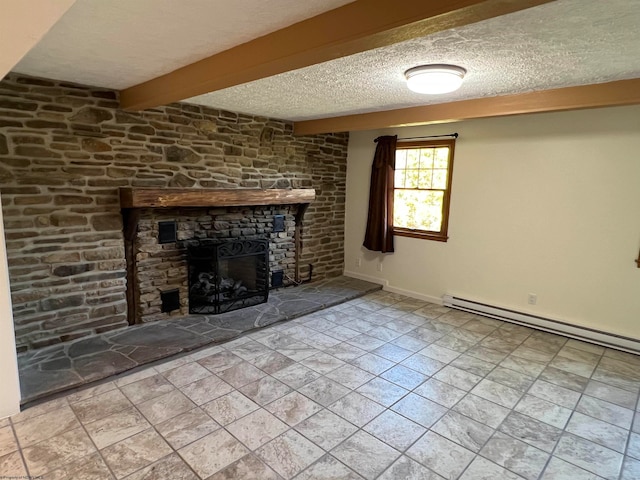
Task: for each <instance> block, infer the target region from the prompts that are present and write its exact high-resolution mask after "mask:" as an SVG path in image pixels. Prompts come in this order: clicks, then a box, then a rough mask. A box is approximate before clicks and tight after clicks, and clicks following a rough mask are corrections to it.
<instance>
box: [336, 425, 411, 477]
mask: <svg viewBox="0 0 640 480" xmlns="http://www.w3.org/2000/svg"><path fill="white" fill-rule="evenodd" d="M331 453H332V455H333V456H335V457H336V458H337V459H338V460H340V461H341V462H343V463H344V464H345V465H347V466H348V467H350V468H352V469H353V470H355V471H356V472H357V473H359V474H360V475H362V476H363V477H365V478H367V479H369V480H372V479H374V478H376V477H377V476H378V475H380V474H381V473H382V472H384V471H385V470H386V469H387V467H389V465H391V464H392V463H393V462H394V461H395V460H396V459H397V458H398V457H399V456H400V452H398V451H397V450H395V449H394V448H391V447H390V446H389V445H387V444H385V443H383V442H381V441H380V440H378V439H377V438H375V437H373V436H372V435H369V434H368V433H365V432H363V431H359V432H357V433H355V434H354V435H352V436H351V437H350V438H348V439H347V440H345V441H344V442H342V443H341V444H340V445H338V446H337V447H336V448H334V449H333V450H332V451H331Z"/></svg>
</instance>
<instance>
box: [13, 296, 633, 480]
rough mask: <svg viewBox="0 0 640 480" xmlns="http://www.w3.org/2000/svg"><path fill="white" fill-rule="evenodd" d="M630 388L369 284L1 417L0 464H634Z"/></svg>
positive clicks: (588, 351)
mask: <svg viewBox="0 0 640 480" xmlns="http://www.w3.org/2000/svg"><path fill="white" fill-rule="evenodd" d="M639 388H640V357H637V356H633V355H630V354H626V353H621V352H618V351H615V350H608V349H604V348H602V347H599V346H595V345H591V344H587V343H582V342H578V341H575V340H569V339H567V338H564V337H560V336H557V335H551V334H548V333H543V332H538V331H534V330H530V329H527V328H524V327H520V326H517V325H512V324H507V323H502V322H499V321H496V320H492V319H487V318H483V317H478V316H474V315H471V314H468V313H464V312H459V311H452V310H449V309H447V308H444V307H440V306H437V305H433V304H428V303H425V302H421V301H417V300H412V299H409V298H406V297H401V296H398V295H394V294H389V293H386V292H376V293H373V294H369V295H367V296H366V297H362V298H360V299H356V300H352V301H350V302H347V303H345V304H342V305H339V306H335V307H332V308H330V309H328V310H324V311H321V312H316V313H314V314H311V315H307V316H305V317H301V318H298V319H296V320H292V321H290V322H287V323H281V324H278V325H273V326H270V327H267V328H265V329H262V330H260V331H256V332H253V333H251V334H249V335H246V336H244V337H241V338H238V339H236V340H233V341H231V342H229V343H226V344H223V345H219V346H215V347H209V348H207V349H205V350H201V351H198V352H194V353H191V354H190V355H188V356H183V357H180V358H177V359H175V360H172V361H169V362H167V363H164V364H161V365H156V366H153V367H148V368H146V369H144V370H141V371H139V372H136V373H134V374H131V375H128V376H121V377H114V378H113V379H112V380H111V381H108V382H106V383H103V384H101V385H98V386H94V387H92V388H88V389H85V390H81V391H78V392H75V393H72V394H69V395H67V396H65V397H61V398H57V399H55V400H51V401H48V402H46V403H43V404H40V405H37V406H35V407H32V408H29V409H27V410H25V411H23V412H22V413H20V414H18V415H16V416H14V417H12V418H10V419H5V420H0V477H1V476H4V477H3V478H5V477H11V476H13V477H18V476H26V475H31V476H33V477H38V478H45V479H56V480H61V479H83V480H84V479H99V480H103V479H113V478H116V479H125V478H126V479H129V480H134V479H135V480H139V479H147V480H149V479H158V480H159V479H172V480H181V479H184V480H186V479H210V480H223V479H244V480H251V479H256V480H271V479H273V480H276V479H291V478H295V479H296V480H315V479H319V480H328V479H336V480H337V479H340V480H345V479H346V480H349V479H354V480H355V479H361V478H366V479H379V480H391V479H402V480H410V479H416V480H418V479H420V480H436V479H442V478H445V479H461V480H472V479H478V480H479V479H483V480H485V479H486V480H496V479H505V480H512V479H521V478H524V479H528V480H534V479H543V480H565V479H566V480H569V479H570V480H582V479H589V480H593V479H600V478H605V479H625V480H629V479H638V478H640V413H637V408H638V405H637V401H638V391H639ZM25 478H26V477H25Z"/></svg>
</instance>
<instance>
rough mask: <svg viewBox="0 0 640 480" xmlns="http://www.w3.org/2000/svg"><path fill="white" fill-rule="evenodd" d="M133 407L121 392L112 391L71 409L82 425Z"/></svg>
mask: <svg viewBox="0 0 640 480" xmlns="http://www.w3.org/2000/svg"><path fill="white" fill-rule="evenodd" d="M131 406H132V405H131V402H130V401H129V400H127V398H126V397H125V396H124V395H123V394H122V392H120V390H111V391H110V392H106V393H101V394H100V395H96V396H95V397H91V398H88V399H86V400H83V401H81V402H77V403H74V404H73V405H71V408H72V409H73V411H74V412H75V413H76V415H77V416H78V419H79V420H80V421H81V422H82V423H89V422H95V421H96V420H100V419H101V418H104V417H108V416H109V415H111V414H113V413H116V412H121V411H122V410H126V409H127V408H130V407H131Z"/></svg>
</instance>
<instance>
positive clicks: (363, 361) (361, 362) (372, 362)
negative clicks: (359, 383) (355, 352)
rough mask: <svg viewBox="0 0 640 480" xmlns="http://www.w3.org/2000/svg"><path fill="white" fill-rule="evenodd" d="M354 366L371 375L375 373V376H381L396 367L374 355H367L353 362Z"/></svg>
mask: <svg viewBox="0 0 640 480" xmlns="http://www.w3.org/2000/svg"><path fill="white" fill-rule="evenodd" d="M349 363H351V364H352V365H355V366H356V367H358V368H361V369H362V370H366V371H367V372H369V373H373V374H374V375H380V374H381V373H382V372H384V371H385V370H389V369H390V368H391V367H393V366H394V365H395V363H394V362H391V361H389V360H387V359H386V358H382V357H379V356H377V355H374V354H372V353H365V354H364V355H362V356H361V357H358V358H356V359H355V360H352V361H351V362H349Z"/></svg>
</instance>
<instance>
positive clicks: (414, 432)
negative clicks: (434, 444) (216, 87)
mask: <svg viewBox="0 0 640 480" xmlns="http://www.w3.org/2000/svg"><path fill="white" fill-rule="evenodd" d="M363 430H364V431H365V432H367V433H370V434H371V435H373V436H374V437H376V438H377V439H378V440H382V441H383V442H385V443H386V444H388V445H390V446H392V447H393V448H395V449H397V450H400V451H404V450H406V449H407V448H409V446H410V445H411V444H412V443H413V442H415V441H416V440H417V439H418V438H420V437H421V436H422V435H424V434H425V432H426V431H427V429H426V428H424V427H422V426H420V425H418V424H417V423H415V422H412V421H411V420H408V419H407V418H405V417H403V416H402V415H398V414H397V413H395V412H392V411H391V410H386V411H385V412H383V413H382V414H380V415H378V416H377V417H376V418H375V419H374V420H372V421H371V422H369V423H368V424H367V425H366V426H365V427H364V428H363Z"/></svg>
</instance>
